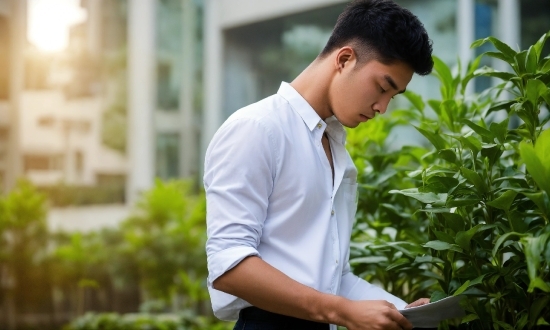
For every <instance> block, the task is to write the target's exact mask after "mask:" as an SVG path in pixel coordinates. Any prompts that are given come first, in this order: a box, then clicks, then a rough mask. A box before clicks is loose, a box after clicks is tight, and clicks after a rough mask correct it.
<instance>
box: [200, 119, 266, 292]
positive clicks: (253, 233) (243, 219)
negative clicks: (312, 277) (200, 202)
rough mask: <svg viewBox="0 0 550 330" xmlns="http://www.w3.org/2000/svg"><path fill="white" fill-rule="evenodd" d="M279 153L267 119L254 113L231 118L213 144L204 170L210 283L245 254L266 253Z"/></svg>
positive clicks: (215, 137)
mask: <svg viewBox="0 0 550 330" xmlns="http://www.w3.org/2000/svg"><path fill="white" fill-rule="evenodd" d="M275 153H276V146H275V145H274V143H273V137H272V136H271V131H270V130H269V129H268V127H267V125H266V124H265V123H262V122H261V121H259V120H257V119H249V118H238V119H234V120H231V121H228V122H226V123H225V124H224V125H223V126H222V127H221V128H220V130H219V131H218V132H217V133H216V135H215V136H214V138H213V139H212V141H211V143H210V145H209V148H208V150H207V153H206V158H205V171H204V186H205V191H206V199H207V209H206V211H207V214H206V215H207V235H208V239H207V242H206V254H207V259H208V272H209V276H208V285H209V286H211V285H212V283H213V282H214V281H215V280H216V279H217V278H218V277H220V276H221V275H223V274H224V273H225V272H227V271H228V270H230V269H231V268H233V267H235V266H236V265H237V264H238V263H239V262H241V261H242V260H243V259H244V258H246V257H248V256H253V255H256V256H260V254H259V253H258V250H257V247H258V245H259V243H260V238H261V236H262V229H263V225H264V221H265V219H266V216H267V208H268V200H269V196H270V194H271V192H272V189H273V178H274V171H273V168H274V157H275ZM260 257H261V256H260Z"/></svg>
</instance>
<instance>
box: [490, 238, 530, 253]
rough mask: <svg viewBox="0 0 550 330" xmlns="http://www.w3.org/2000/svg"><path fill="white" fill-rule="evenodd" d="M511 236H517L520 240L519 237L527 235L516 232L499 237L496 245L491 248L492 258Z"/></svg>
mask: <svg viewBox="0 0 550 330" xmlns="http://www.w3.org/2000/svg"><path fill="white" fill-rule="evenodd" d="M512 236H517V237H518V238H521V237H524V236H527V234H522V233H516V232H509V233H506V234H504V235H502V236H500V237H499V238H498V239H497V241H496V243H495V246H493V251H492V254H493V257H495V256H496V255H497V252H498V250H499V248H500V246H501V245H502V243H504V242H505V241H507V240H509V239H510V238H512Z"/></svg>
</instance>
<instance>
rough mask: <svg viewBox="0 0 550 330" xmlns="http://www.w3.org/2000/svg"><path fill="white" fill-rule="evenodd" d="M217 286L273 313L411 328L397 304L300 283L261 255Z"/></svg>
mask: <svg viewBox="0 0 550 330" xmlns="http://www.w3.org/2000/svg"><path fill="white" fill-rule="evenodd" d="M213 285H214V288H215V289H216V290H220V291H223V292H226V293H229V294H231V295H234V296H237V297H239V298H242V299H244V300H246V301H248V302H249V303H251V304H252V305H254V306H256V307H258V308H261V309H265V310H267V311H270V312H274V313H279V314H284V315H289V316H294V317H297V318H301V319H307V320H311V321H316V322H323V323H331V324H337V325H342V326H345V327H347V328H348V329H349V330H362V329H412V325H411V324H410V322H409V321H407V319H405V317H404V316H403V315H401V313H399V312H398V311H397V309H396V308H395V306H393V305H392V304H390V303H388V302H387V301H384V300H379V301H377V300H372V301H365V300H363V301H352V300H349V299H346V298H343V297H340V296H336V295H331V294H326V293H322V292H319V291H317V290H314V289H312V288H310V287H308V286H306V285H303V284H300V283H298V282H296V281H294V280H293V279H291V278H290V277H288V276H286V275H285V274H284V273H282V272H281V271H279V270H277V269H276V268H274V267H272V266H270V265H269V264H268V263H266V262H265V261H263V260H262V259H260V258H258V257H255V256H254V257H248V258H245V259H244V260H242V261H241V262H240V263H239V264H238V265H237V266H235V267H234V268H232V269H231V270H229V271H227V272H226V273H224V274H223V275H222V276H220V277H218V278H217V279H216V280H215V281H214V283H213Z"/></svg>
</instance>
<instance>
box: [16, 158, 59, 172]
mask: <svg viewBox="0 0 550 330" xmlns="http://www.w3.org/2000/svg"><path fill="white" fill-rule="evenodd" d="M62 168H63V156H62V155H37V154H34V155H33V154H30V155H29V154H27V155H24V156H23V169H24V171H25V172H28V171H51V170H60V169H62Z"/></svg>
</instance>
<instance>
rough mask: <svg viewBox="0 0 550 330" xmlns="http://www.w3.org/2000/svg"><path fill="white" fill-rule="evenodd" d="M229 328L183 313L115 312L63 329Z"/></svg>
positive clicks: (83, 319) (91, 316)
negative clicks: (120, 313) (122, 313)
mask: <svg viewBox="0 0 550 330" xmlns="http://www.w3.org/2000/svg"><path fill="white" fill-rule="evenodd" d="M142 329H147V330H203V329H211V330H230V329H233V324H231V323H228V322H225V323H221V322H217V321H213V320H212V319H209V318H206V317H201V316H197V315H194V314H192V313H183V314H154V315H153V314H125V315H119V314H116V313H102V314H94V313H87V314H86V315H84V316H82V317H80V318H78V319H76V320H74V321H73V322H71V324H69V325H67V326H66V327H65V328H64V330H142Z"/></svg>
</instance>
